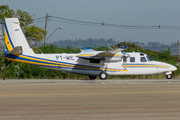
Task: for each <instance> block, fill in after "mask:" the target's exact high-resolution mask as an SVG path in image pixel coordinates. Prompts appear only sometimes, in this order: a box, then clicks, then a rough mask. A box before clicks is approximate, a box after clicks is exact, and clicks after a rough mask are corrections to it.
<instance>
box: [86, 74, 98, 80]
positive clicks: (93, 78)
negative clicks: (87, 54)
mask: <svg viewBox="0 0 180 120" xmlns="http://www.w3.org/2000/svg"><path fill="white" fill-rule="evenodd" d="M88 77H89V79H91V80H95V79H96V77H97V76H95V75H89V76H88Z"/></svg>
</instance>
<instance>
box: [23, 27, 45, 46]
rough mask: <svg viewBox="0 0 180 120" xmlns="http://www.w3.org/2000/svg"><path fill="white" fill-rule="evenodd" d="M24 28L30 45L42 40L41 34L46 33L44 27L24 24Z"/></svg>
mask: <svg viewBox="0 0 180 120" xmlns="http://www.w3.org/2000/svg"><path fill="white" fill-rule="evenodd" d="M24 30H25V33H24V34H25V36H26V38H27V39H28V42H29V44H30V46H36V44H37V43H38V42H40V41H42V40H43V36H44V35H45V34H46V31H45V30H44V29H42V28H39V27H37V26H26V27H25V28H24Z"/></svg>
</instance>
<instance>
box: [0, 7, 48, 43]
mask: <svg viewBox="0 0 180 120" xmlns="http://www.w3.org/2000/svg"><path fill="white" fill-rule="evenodd" d="M12 17H17V18H18V19H19V22H20V25H21V27H22V29H23V31H24V33H25V35H26V37H27V39H28V42H29V43H30V45H31V46H35V45H36V44H37V43H38V42H40V41H42V40H43V36H44V35H45V34H46V31H45V30H44V29H42V28H39V27H37V26H34V25H32V23H33V21H34V20H33V19H32V16H31V15H30V13H28V12H26V11H21V10H19V9H18V10H17V11H16V12H15V11H14V10H12V9H10V8H9V6H8V5H0V24H2V25H3V24H4V18H12Z"/></svg>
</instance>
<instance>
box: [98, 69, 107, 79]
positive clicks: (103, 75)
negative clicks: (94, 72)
mask: <svg viewBox="0 0 180 120" xmlns="http://www.w3.org/2000/svg"><path fill="white" fill-rule="evenodd" d="M107 77H108V75H107V73H106V72H104V71H102V72H100V73H99V78H100V79H101V80H106V79H107Z"/></svg>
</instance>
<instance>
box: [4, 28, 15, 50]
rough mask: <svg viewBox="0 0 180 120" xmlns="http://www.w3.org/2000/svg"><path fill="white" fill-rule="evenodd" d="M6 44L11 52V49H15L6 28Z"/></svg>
mask: <svg viewBox="0 0 180 120" xmlns="http://www.w3.org/2000/svg"><path fill="white" fill-rule="evenodd" d="M5 44H6V46H7V49H8V51H9V52H10V51H11V50H13V47H12V45H11V43H10V41H9V38H8V35H7V32H6V30H5Z"/></svg>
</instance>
